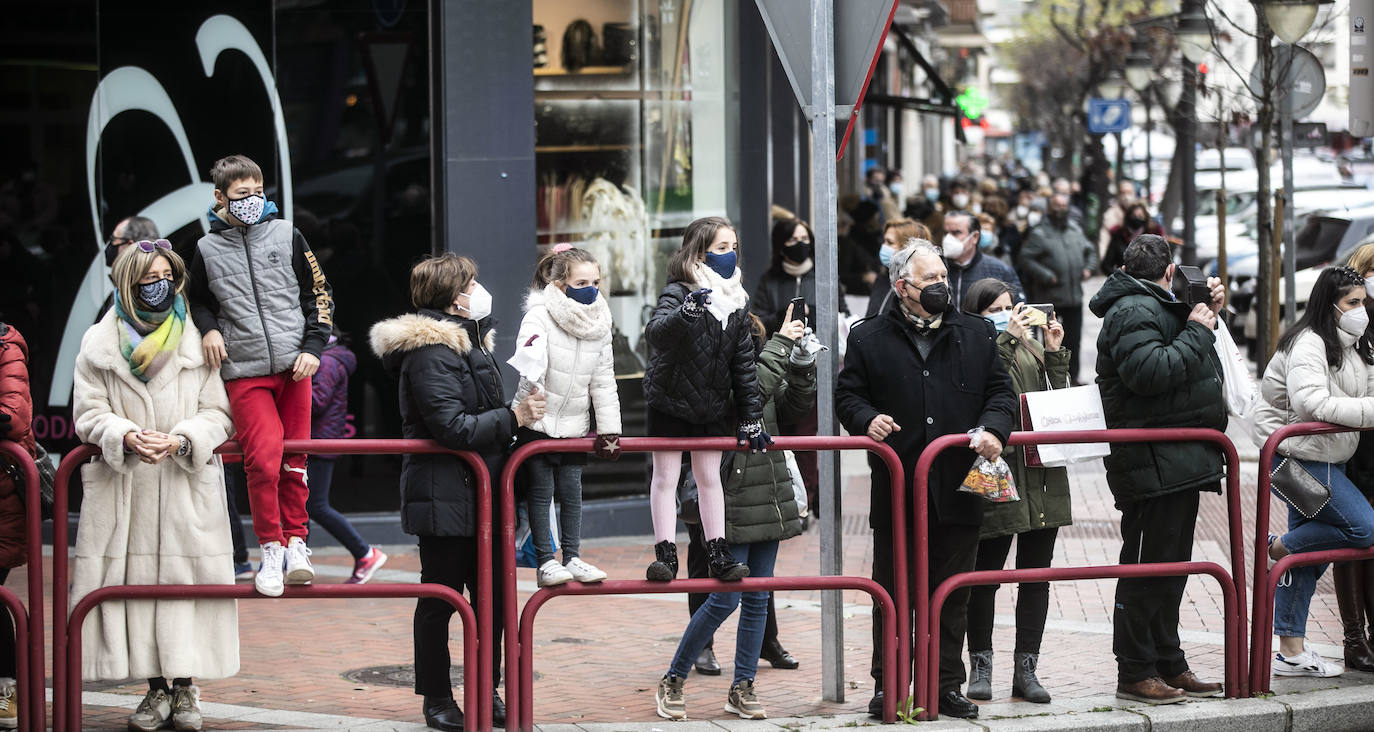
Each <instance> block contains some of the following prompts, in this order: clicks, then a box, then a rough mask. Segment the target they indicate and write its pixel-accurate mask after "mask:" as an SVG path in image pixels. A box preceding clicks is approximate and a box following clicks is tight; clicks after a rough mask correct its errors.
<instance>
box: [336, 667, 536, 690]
mask: <svg viewBox="0 0 1374 732" xmlns="http://www.w3.org/2000/svg"><path fill="white" fill-rule="evenodd" d="M339 675H340V676H342V677H343V678H345V679H348V680H349V681H352V682H353V683H355V684H362V685H364V686H396V687H399V688H402V689H413V688H415V664H412V663H407V664H401V665H396V666H368V667H366V668H357V669H353V670H351V671H345V672H343V673H342V674H339ZM534 678H535V679H542V678H544V676H543V674H540V673H538V672H535V674H534ZM449 683H450V684H452V685H453V686H462V685H463V669H462V667H461V666H454V667H453V668H451V669H449Z"/></svg>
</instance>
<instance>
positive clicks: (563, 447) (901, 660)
mask: <svg viewBox="0 0 1374 732" xmlns="http://www.w3.org/2000/svg"><path fill="white" fill-rule="evenodd" d="M593 442H594V441H593V440H591V439H577V440H536V441H535V442H531V443H529V444H527V445H525V446H523V447H521V448H520V449H518V450H516V451H515V453H514V454H513V455H511V457H510V459H509V460H508V461H507V462H506V465H505V468H504V469H503V470H502V473H501V500H502V501H503V503H502V527H501V531H502V537H501V544H502V551H504V552H505V560H504V562H503V563H502V565H503V571H502V574H503V576H502V579H503V591H504V593H505V603H504V607H505V617H506V676H507V678H512V677H514V678H517V679H520V683H517V684H515V685H512V684H509V683H508V684H506V704H507V708H508V709H512V710H516V711H515V712H514V713H510V714H508V716H507V724H508V725H509V724H511V720H512V719H518V720H519V726H518V727H516V728H515V729H519V730H532V729H533V728H534V699H533V688H534V680H533V679H534V669H533V655H534V649H533V647H532V646H531V645H530V644H529V643H526V642H524V636H525V634H526V628H525V624H524V623H525V621H524V620H522V619H521V617H520V616H517V615H516V611H515V608H516V604H517V595H516V586H515V472H516V470H518V469H519V467H520V465H521V463H523V462H525V461H526V460H528V459H529V458H530V457H531V456H533V455H538V454H542V453H574V452H582V453H586V452H592V451H593V449H594V447H593ZM620 446H621V450H622V451H623V452H689V451H691V450H719V451H721V452H738V451H739V450H740V449H741V448H740V446H739V445H738V444H737V443H736V442H735V440H733V439H731V438H728V437H713V438H703V439H666V438H655V437H627V438H623V439H621V441H620ZM745 449H748V448H745ZM772 449H774V450H800V451H812V450H865V451H867V452H871V453H873V454H875V455H877V456H878V457H879V458H881V459H882V461H883V463H884V464H885V465H886V466H887V470H888V474H889V476H890V477H891V482H892V510H893V512H894V514H895V515H898V516H900V515H902V514H904V513H905V512H906V496H905V493H906V491H905V486H904V481H903V479H902V475H903V471H902V463H901V461H900V460H899V459H898V458H897V453H895V452H893V450H892V448H891V447H888V446H887V445H886V444H884V443H881V442H874V441H873V440H871V439H869V438H867V437H778V438H776V441H775V443H774V445H773V448H772ZM892 544H893V575H894V578H895V584H896V589H897V594H898V595H899V598H898V599H894V598H891V597H890V596H889V597H887V599H888V601H889V602H890V603H892V605H893V607H894V608H895V612H896V616H897V617H896V623H895V634H889V635H888V637H889V638H890V641H891V643H889V644H886V645H885V646H884V649H885V650H884V657H885V658H886V657H887V656H888V655H889V654H888V653H887V650H886V649H887V647H888V645H894V644H895V652H896V653H895V655H894V656H893V658H894V659H895V660H894V663H895V665H896V669H895V673H894V670H893V669H892V668H891V667H886V666H885V667H884V674H883V683H884V685H885V686H888V687H889V690H888V692H887V693H886V694H884V696H885V699H884V713H883V719H884V720H885V721H888V722H892V721H895V719H896V702H897V698H896V694H895V693H894V690H895V689H901V688H909V685H910V677H909V676H908V674H909V673H910V671H911V664H910V660H909V659H907V658H906V655H907V653H906V644H905V643H897V642H896V641H897V639H898V638H905V637H907V635H908V634H909V632H910V629H909V625H908V624H909V615H910V608H909V606H908V605H907V600H906V598H907V597H908V595H909V593H908V592H907V591H906V584H907V552H906V546H907V542H906V527H905V526H904V525H903V522H901V521H894V522H893V531H892ZM917 564H918V565H919V564H921V563H920V562H918V563H917ZM755 580H757V581H755ZM837 580H840V581H847V582H849V583H851V584H843V585H842V586H841V585H840V584H837V583H836V581H837ZM746 581H747V582H750V583H751V584H750V585H747V586H753V587H756V588H758V589H765V588H769V589H772V588H776V589H818V590H825V589H858V590H863V591H865V592H868V593H869V594H870V595H873V594H874V589H875V588H874V587H870V586H869V584H866V583H871V584H876V583H872V580H870V579H868V578H865V577H859V578H855V577H848V578H846V577H796V578H790V577H789V578H782V577H778V578H771V579H768V578H754V579H753V580H746ZM703 582H704V583H706V584H700V583H703ZM760 582H764V583H765V584H760ZM572 587H574V586H573V585H563V586H562V588H572ZM719 587H720V585H718V584H717V581H716V580H675V581H673V582H671V583H649V582H630V581H625V582H603V583H600V584H592V585H581V586H576V589H562V588H558V589H550V588H546V589H542V590H540V591H539V592H536V593H535V594H534V596H533V597H531V598H530V601H529V604H531V605H533V606H534V607H533V609H532V610H531V609H530V608H529V607H528V606H527V607H526V609H525V613H524V615H523V617H526V618H528V621H529V623H530V625H531V628H530V630H529V632H530V633H533V627H532V626H533V619H534V614H535V612H537V611H538V609H539V607H540V606H541V605H543V604H544V603H545V602H547V601H548V600H549V599H552V598H553V597H557V596H560V595H597V594H625V593H627V592H659V593H670V592H709V591H712V590H715V589H718V588H719ZM729 587H730V588H731V589H734V588H736V587H739V585H737V584H735V583H730V585H729ZM876 589H877V591H878V592H880V593H881V595H883V596H887V592H886V591H884V590H882V588H881V587H877V588H876ZM876 597H877V596H876V595H875V598H876ZM874 602H877V603H879V604H880V605H882V606H886V604H885V603H882V601H881V600H880V599H875V600H874ZM517 627H518V628H519V631H520V632H519V635H518V637H517V634H516V633H514V632H512V629H514V628H517ZM887 631H888V628H887V626H886V625H884V633H885V634H887ZM517 674H518V675H517ZM522 687H523V688H522Z"/></svg>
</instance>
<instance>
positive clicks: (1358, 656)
mask: <svg viewBox="0 0 1374 732" xmlns="http://www.w3.org/2000/svg"><path fill="white" fill-rule="evenodd" d="M1360 564H1361V562H1337V563H1335V564H1333V565H1332V566H1331V577H1332V579H1333V580H1335V584H1336V605H1337V607H1339V608H1340V611H1341V627H1342V629H1343V630H1344V632H1345V665H1346V666H1347V667H1348V668H1353V669H1356V670H1358V671H1374V648H1370V647H1369V638H1367V637H1366V636H1365V634H1364V632H1365V631H1364V620H1365V614H1366V608H1365V588H1364V567H1362V566H1360Z"/></svg>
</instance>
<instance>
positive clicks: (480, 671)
mask: <svg viewBox="0 0 1374 732" xmlns="http://www.w3.org/2000/svg"><path fill="white" fill-rule="evenodd" d="M283 447H284V448H285V451H286V452H287V453H310V454H316V455H397V454H411V455H418V454H426V455H437V454H448V455H454V456H457V457H459V458H461V459H462V460H464V461H465V462H467V463H468V465H469V466H471V468H472V470H473V474H474V480H475V482H476V487H477V527H478V536H477V566H478V570H477V571H478V579H477V584H478V592H477V594H478V595H479V597H478V598H477V604H478V605H477V617H478V618H479V620H480V619H481V618H490V617H491V615H492V602H491V598H492V594H491V593H492V576H491V552H492V547H491V489H490V488H491V476H490V474H489V473H488V471H487V466H486V463H484V462H483V461H482V458H481V456H480V455H478V454H477V453H474V452H469V451H464V450H450V449H448V448H446V447H444V446H442V445H440V444H438V443H436V442H433V441H431V440H372V439H367V440H286V441H284V443H283ZM215 452H216V453H218V454H239V453H242V449H241V448H240V447H239V445H238V443H236V442H226V443H224V444H223V445H221V446H220V447H219V448H218V449H216V450H215ZM99 454H100V451H99V449H98V448H95V447H93V446H91V445H82V446H80V447H78V448H76V449H75V450H73V451H72V452H70V453H68V454H67V455H66V457H64V458H63V459H62V463H61V465H59V466H58V469H57V485H56V490H55V491H54V496H53V499H54V500H53V699H54V704H53V726H54V729H59V730H60V729H76V728H79V722H78V724H77V725H75V726H73V725H72V724H71V720H69V719H68V718H67V717H66V715H67V713H68V709H67V708H66V707H67V703H66V702H64V701H63V700H67V699H68V698H69V697H70V698H71V699H73V700H74V701H71V702H70V704H71V705H72V707H73V708H74V709H76V710H77V714H78V715H79V714H80V704H81V702H80V700H81V684H80V679H81V670H80V668H79V667H76V668H68V666H67V657H68V656H69V655H70V647H71V646H73V645H75V646H79V645H80V643H81V636H80V634H79V633H78V634H77V635H76V638H75V642H74V643H73V642H72V636H71V632H70V629H69V627H68V622H69V620H68V618H67V604H68V596H67V593H68V589H67V585H68V576H69V566H68V549H67V489H68V484H69V483H70V480H71V476H72V473H73V472H74V471H75V470H76V468H77V466H79V465H81V464H83V463H84V462H85V461H86V460H87V459H88V458H90V457H93V456H96V455H99ZM402 586H403V587H415V588H423V587H426V585H409V586H407V585H402ZM128 587H131V586H129V585H124V586H119V587H106V588H101V589H99V590H96V593H99V592H104V591H105V590H112V591H113V590H122V589H125V588H128ZM151 587H162V588H163V591H164V593H165V594H163V595H161V596H164V597H166V596H173V595H175V596H183V595H182V594H181V592H182V591H183V590H184V589H185V587H184V586H179V585H156V586H151ZM207 587H208V588H209V590H210V591H211V592H226V593H229V594H226V595H223V596H225V597H243V598H251V597H260V595H257V594H256V593H255V592H252V591H251V588H248V587H244V588H243V590H242V592H243V593H244V594H243V595H239V594H234V593H237V592H239V591H240V590H238V589H237V588H236V587H235V586H231V585H211V586H207ZM326 587H328V588H330V589H328V590H324V588H326ZM167 588H171V590H170V591H169V590H167ZM321 590H323V592H325V593H328V594H327V596H328V597H340V598H342V597H359V598H368V597H381V596H390V595H377V594H374V588H373V586H371V585H320V586H318V587H315V588H314V591H313V592H304V591H303V590H302V589H298V588H292V589H291V590H290V591H289V596H292V597H316V596H323V595H321V593H320V591H321ZM382 592H387V591H386V590H382ZM426 592H430V590H426ZM96 593H92V594H96ZM106 594H107V595H109V594H110V593H106ZM209 596H214V597H219V596H220V595H213V594H212V595H209ZM405 596H407V597H415V595H405ZM460 599H461V598H460ZM464 604H466V602H464ZM459 612H460V614H461V613H463V611H462V610H460V611H459ZM464 617H465V618H466V614H464ZM73 619H77V620H79V618H73ZM491 633H492V628H491V624H490V623H487V622H478V623H477V625H476V628H473V627H472V626H471V625H470V624H469V623H468V622H467V621H466V620H465V621H464V623H463V636H464V643H463V648H464V657H465V658H466V656H467V646H468V645H472V644H473V642H472V639H473V636H475V637H476V639H477V640H476V643H475V645H476V646H477V648H478V649H479V650H482V649H488V648H491V645H492V640H491ZM79 651H80V649H79V648H78V649H77V652H78V655H79ZM492 658H493V654H491V653H486V652H482V653H479V654H478V656H477V684H475V685H471V684H466V683H465V684H464V685H463V686H464V694H465V697H466V698H465V703H466V704H468V708H469V709H472V708H473V707H472V705H473V703H474V702H473V700H472V699H471V694H472V693H473V692H474V691H475V692H484V693H478V694H477V698H476V702H475V703H476V709H477V712H478V713H477V715H476V719H475V720H474V723H475V725H476V727H475V728H476V729H481V730H489V729H491V689H492V684H491V680H492V673H493V668H492ZM69 678H74V679H76V683H75V684H73V685H72V686H71V687H70V688H69V687H68V686H67V684H68V679H69ZM473 687H475V689H474V688H473ZM469 718H470V719H471V716H470V717H469Z"/></svg>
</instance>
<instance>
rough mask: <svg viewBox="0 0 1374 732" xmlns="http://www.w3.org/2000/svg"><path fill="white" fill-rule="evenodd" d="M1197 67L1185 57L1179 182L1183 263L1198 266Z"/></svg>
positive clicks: (1189, 2) (1190, 0)
mask: <svg viewBox="0 0 1374 732" xmlns="http://www.w3.org/2000/svg"><path fill="white" fill-rule="evenodd" d="M1199 5H1201V3H1200V2H1199V0H1184V2H1183V10H1182V12H1184V13H1187V12H1188V11H1189V9H1190V7H1191V8H1196V7H1197V6H1199ZM1196 75H1197V67H1196V66H1194V65H1193V62H1192V61H1189V60H1188V58H1187V57H1183V93H1182V94H1181V95H1180V96H1179V98H1178V117H1179V126H1178V144H1179V145H1180V146H1181V147H1182V149H1181V150H1180V156H1179V162H1180V163H1182V165H1183V171H1182V172H1183V177H1182V178H1181V179H1180V182H1181V183H1182V184H1183V185H1182V186H1181V189H1182V192H1183V263H1184V264H1190V265H1191V264H1197V242H1196V241H1195V236H1194V234H1195V229H1194V228H1193V227H1194V221H1193V219H1195V218H1196V217H1197V186H1196V182H1195V180H1194V179H1195V178H1196V177H1197V103H1196V101H1197V77H1196Z"/></svg>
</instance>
